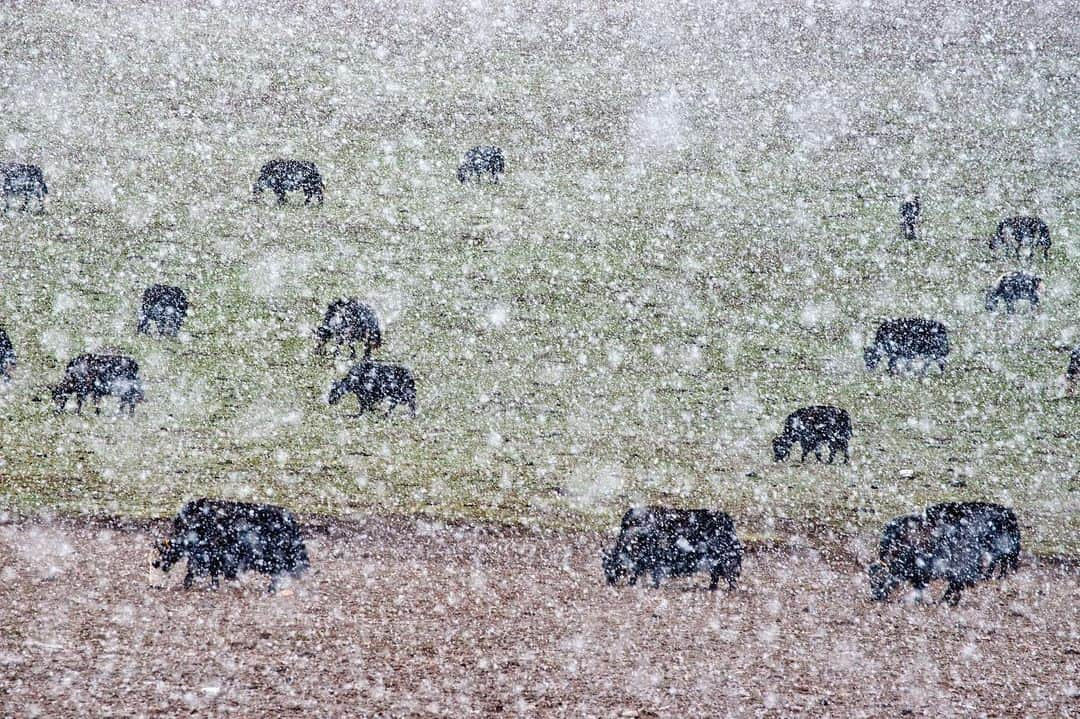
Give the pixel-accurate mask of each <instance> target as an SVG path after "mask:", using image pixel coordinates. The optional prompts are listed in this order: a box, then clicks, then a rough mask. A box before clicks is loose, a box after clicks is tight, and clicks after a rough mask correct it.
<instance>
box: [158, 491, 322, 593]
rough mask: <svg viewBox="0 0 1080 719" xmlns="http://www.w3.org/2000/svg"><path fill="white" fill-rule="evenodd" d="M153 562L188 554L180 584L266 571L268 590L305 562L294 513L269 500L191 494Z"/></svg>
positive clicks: (169, 562)
mask: <svg viewBox="0 0 1080 719" xmlns="http://www.w3.org/2000/svg"><path fill="white" fill-rule="evenodd" d="M157 550H158V558H157V559H156V560H155V561H154V566H155V567H157V568H159V569H161V570H162V571H164V572H168V571H169V569H170V568H171V567H172V566H173V565H174V564H176V563H177V562H179V561H180V560H181V559H184V558H187V574H186V575H185V576H184V587H185V588H188V587H190V586H191V584H192V582H193V581H194V579H195V577H197V576H209V577H210V584H211V585H212V586H213V587H215V588H216V587H217V586H218V580H219V578H220V577H225V578H226V579H236V578H237V576H238V575H239V574H241V573H242V572H246V571H255V572H261V573H262V574H269V575H270V586H269V588H268V589H269V591H271V592H273V591H275V590H276V589H277V586H278V581H279V580H280V578H281V575H283V574H288V575H290V576H292V577H294V578H299V577H300V576H301V575H302V574H303V573H304V572H305V571H306V570H307V569H308V566H309V562H308V555H307V549H306V548H305V547H304V540H303V539H302V538H301V536H300V526H299V525H298V524H297V522H296V518H295V517H294V516H293V515H292V513H291V512H289V511H288V510H286V509H283V508H281V507H275V506H273V505H269V504H250V503H247V502H230V501H227V500H222V499H205V498H204V499H196V500H193V501H191V502H188V503H187V504H185V505H184V506H183V508H182V509H181V510H180V513H179V514H177V515H176V518H175V519H174V520H173V531H172V536H171V537H169V538H168V539H166V540H164V541H163V542H161V543H159V544H158V545H157Z"/></svg>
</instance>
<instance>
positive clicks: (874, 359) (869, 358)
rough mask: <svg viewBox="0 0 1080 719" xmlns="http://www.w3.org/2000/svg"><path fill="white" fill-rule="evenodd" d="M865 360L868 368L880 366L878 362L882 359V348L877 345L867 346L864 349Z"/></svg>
mask: <svg viewBox="0 0 1080 719" xmlns="http://www.w3.org/2000/svg"><path fill="white" fill-rule="evenodd" d="M862 355H863V362H865V363H866V369H867V370H873V369H874V368H875V367H877V366H878V362H880V361H881V350H880V349H878V346H877V345H873V346H871V347H867V348H866V349H864V350H863V353H862Z"/></svg>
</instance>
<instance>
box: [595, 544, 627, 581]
mask: <svg viewBox="0 0 1080 719" xmlns="http://www.w3.org/2000/svg"><path fill="white" fill-rule="evenodd" d="M601 563H602V564H603V567H604V576H605V577H606V578H607V583H608V584H611V585H615V584H618V583H619V580H620V579H622V578H623V577H625V576H626V575H627V574H629V571H628V570H627V567H626V563H625V562H624V561H623V554H622V552H620V551H619V550H618V548H616V549H606V550H604V552H603V553H602V554H601Z"/></svg>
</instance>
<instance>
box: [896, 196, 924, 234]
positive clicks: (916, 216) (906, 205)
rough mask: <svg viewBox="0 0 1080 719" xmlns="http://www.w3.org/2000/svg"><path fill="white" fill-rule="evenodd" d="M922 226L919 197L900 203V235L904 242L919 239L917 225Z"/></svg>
mask: <svg viewBox="0 0 1080 719" xmlns="http://www.w3.org/2000/svg"><path fill="white" fill-rule="evenodd" d="M920 224H922V207H921V206H920V205H919V196H918V195H916V196H915V197H913V198H912V199H910V200H905V201H904V202H901V203H900V234H901V235H902V236H903V237H904V239H905V240H917V239H918V238H919V225H920Z"/></svg>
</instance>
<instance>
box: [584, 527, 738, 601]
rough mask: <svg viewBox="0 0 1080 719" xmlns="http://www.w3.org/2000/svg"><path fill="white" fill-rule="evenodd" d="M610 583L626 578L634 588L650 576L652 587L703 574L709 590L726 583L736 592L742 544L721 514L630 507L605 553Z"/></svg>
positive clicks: (733, 528) (606, 571) (606, 570)
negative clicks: (675, 578)
mask: <svg viewBox="0 0 1080 719" xmlns="http://www.w3.org/2000/svg"><path fill="white" fill-rule="evenodd" d="M603 567H604V575H605V576H606V577H607V581H608V584H613V585H614V584H617V583H618V582H619V580H620V579H622V578H624V577H626V578H628V579H629V581H628V583H629V584H630V585H633V584H635V583H636V582H637V580H638V577H640V576H641V575H642V574H644V573H646V572H648V573H649V574H650V575H651V576H652V581H653V586H654V587H659V586H660V580H661V579H663V578H664V577H679V576H686V575H689V574H694V573H695V572H699V571H705V572H708V573H709V589H716V587H717V585H718V584H719V582H720V580H721V579H724V580H725V581H726V582H727V584H728V588H729V589H734V588H735V583H736V580H738V578H739V570H740V568H741V567H742V544H741V543H740V542H739V538H738V537H737V536H735V523H734V522H732V520H731V517H729V516H728V515H727V514H725V513H724V512H718V511H713V510H709V509H671V508H668V507H634V508H632V509H628V510H627V511H626V514H624V515H623V518H622V528H621V529H620V531H619V538H618V539H616V540H615V546H614V547H613V548H612V549H611V550H610V551H606V552H604V554H603Z"/></svg>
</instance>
